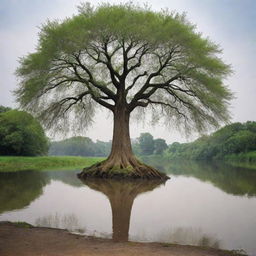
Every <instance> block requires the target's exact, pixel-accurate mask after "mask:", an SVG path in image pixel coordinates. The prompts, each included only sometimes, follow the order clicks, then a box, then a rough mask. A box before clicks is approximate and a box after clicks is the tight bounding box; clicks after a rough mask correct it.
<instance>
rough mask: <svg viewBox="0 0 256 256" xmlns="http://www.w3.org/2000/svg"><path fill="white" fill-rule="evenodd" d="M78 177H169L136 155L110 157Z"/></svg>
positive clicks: (86, 169) (164, 178)
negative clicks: (138, 158) (142, 161)
mask: <svg viewBox="0 0 256 256" xmlns="http://www.w3.org/2000/svg"><path fill="white" fill-rule="evenodd" d="M78 177H79V178H81V179H85V178H88V177H97V178H117V179H127V178H128V179H129V178H131V179H162V180H166V179H169V177H168V176H167V175H166V174H164V173H161V172H159V171H158V170H156V169H155V168H153V167H151V166H148V165H146V164H143V163H141V162H140V161H138V160H137V159H136V158H135V157H133V156H132V157H129V158H128V157H126V156H124V157H118V158H117V157H111V156H110V157H109V158H108V159H107V160H105V161H102V162H100V163H96V164H94V165H92V166H90V167H87V168H84V169H83V171H82V172H81V173H79V174H78Z"/></svg>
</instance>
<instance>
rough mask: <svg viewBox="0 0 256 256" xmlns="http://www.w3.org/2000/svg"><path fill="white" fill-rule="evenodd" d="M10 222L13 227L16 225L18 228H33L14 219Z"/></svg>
mask: <svg viewBox="0 0 256 256" xmlns="http://www.w3.org/2000/svg"><path fill="white" fill-rule="evenodd" d="M12 223H13V225H14V226H15V227H18V228H33V225H31V224H29V223H27V222H23V221H16V222H12Z"/></svg>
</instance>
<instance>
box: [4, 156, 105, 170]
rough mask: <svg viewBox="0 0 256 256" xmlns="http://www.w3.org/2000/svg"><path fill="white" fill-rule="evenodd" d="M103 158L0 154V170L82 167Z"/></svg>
mask: <svg viewBox="0 0 256 256" xmlns="http://www.w3.org/2000/svg"><path fill="white" fill-rule="evenodd" d="M103 159H104V158H102V157H78V156H40V157H21V156H0V172H14V171H24V170H53V169H55V170H56V169H59V170H61V169H62V170H63V169H73V168H84V167H87V166H90V165H93V164H95V163H96V162H99V161H102V160H103Z"/></svg>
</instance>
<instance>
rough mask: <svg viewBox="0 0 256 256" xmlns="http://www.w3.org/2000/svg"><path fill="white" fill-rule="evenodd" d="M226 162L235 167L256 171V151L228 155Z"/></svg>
mask: <svg viewBox="0 0 256 256" xmlns="http://www.w3.org/2000/svg"><path fill="white" fill-rule="evenodd" d="M225 161H226V162H228V163H229V164H231V165H233V166H238V167H245V168H250V169H256V151H251V152H247V153H240V154H232V155H227V156H225Z"/></svg>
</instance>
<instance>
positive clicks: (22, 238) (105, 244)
mask: <svg viewBox="0 0 256 256" xmlns="http://www.w3.org/2000/svg"><path fill="white" fill-rule="evenodd" d="M0 255H1V256H17V255H19V256H23V255H24V256H25V255H26V256H32V255H33V256H37V255H38V256H39V255H40V256H67V255H72V256H88V255H92V256H98V255H102V256H132V255H133V256H134V255H139V256H151V255H155V256H156V255H157V256H165V255H168V256H216V255H221V256H224V255H225V256H227V255H235V254H233V253H232V252H227V251H221V250H215V249H211V248H202V247H195V246H183V245H171V244H161V243H134V242H125V243H116V242H113V241H112V240H108V239H100V238H95V237H86V236H79V235H75V234H71V233H69V232H68V231H65V230H60V229H52V228H37V227H32V228H21V227H17V226H16V225H15V224H12V223H9V222H1V223H0Z"/></svg>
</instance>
